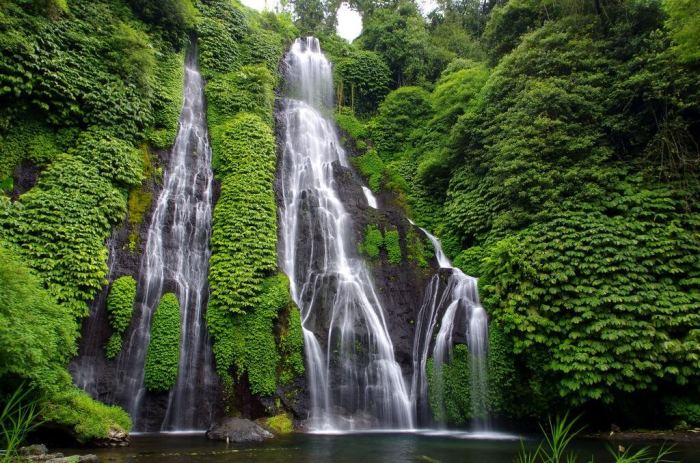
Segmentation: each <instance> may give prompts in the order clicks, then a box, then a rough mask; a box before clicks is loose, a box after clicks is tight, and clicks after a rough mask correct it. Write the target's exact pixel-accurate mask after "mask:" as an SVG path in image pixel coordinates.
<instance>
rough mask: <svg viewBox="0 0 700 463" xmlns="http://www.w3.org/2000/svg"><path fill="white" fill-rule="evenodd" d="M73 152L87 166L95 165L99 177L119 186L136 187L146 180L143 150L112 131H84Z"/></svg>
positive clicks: (95, 129) (91, 129)
mask: <svg viewBox="0 0 700 463" xmlns="http://www.w3.org/2000/svg"><path fill="white" fill-rule="evenodd" d="M70 152H71V154H73V155H74V156H75V157H76V158H80V159H82V161H83V162H84V163H85V164H86V165H90V166H94V167H95V168H96V169H97V172H98V174H99V176H101V177H102V178H105V179H108V180H110V181H111V182H112V183H113V184H114V185H115V186H118V187H125V188H126V187H130V186H135V185H138V184H140V183H141V180H142V179H143V178H142V172H143V165H142V163H141V153H140V152H139V150H138V149H136V148H135V147H134V146H133V145H132V144H130V143H128V142H125V141H123V140H122V139H120V138H118V137H117V136H116V135H113V134H111V133H110V132H108V131H105V130H101V129H99V128H97V127H92V128H90V129H89V130H86V131H84V132H82V133H81V134H80V136H79V137H78V141H77V146H76V147H75V149H74V150H70Z"/></svg>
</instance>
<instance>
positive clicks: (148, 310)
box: [117, 53, 217, 431]
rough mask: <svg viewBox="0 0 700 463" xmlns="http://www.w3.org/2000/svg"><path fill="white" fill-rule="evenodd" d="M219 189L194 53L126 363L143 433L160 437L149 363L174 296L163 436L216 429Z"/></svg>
mask: <svg viewBox="0 0 700 463" xmlns="http://www.w3.org/2000/svg"><path fill="white" fill-rule="evenodd" d="M212 182H213V175H212V170H211V148H210V146H209V137H208V133H207V122H206V115H205V108H204V91H203V80H202V77H201V75H200V74H199V71H198V69H197V63H196V54H195V53H191V54H190V56H189V57H188V59H187V63H186V66H185V98H184V104H183V107H182V113H181V115H180V127H179V131H178V134H177V138H176V140H175V145H174V146H173V148H172V151H171V154H170V159H169V163H168V165H167V167H166V168H165V173H164V178H163V190H162V192H161V193H160V196H159V197H158V202H157V204H156V207H155V211H154V213H153V218H152V221H151V224H150V227H149V230H148V239H147V242H146V248H145V252H144V255H143V258H142V262H141V269H140V273H139V279H138V290H137V298H136V305H135V311H134V315H135V321H134V322H132V330H131V331H130V336H129V337H128V338H127V339H126V340H125V342H124V349H123V351H122V354H121V355H120V357H119V359H118V381H119V383H118V387H117V402H118V403H120V404H123V405H124V406H125V408H126V409H127V410H128V412H129V413H130V415H131V416H132V419H133V420H134V430H136V431H144V430H148V431H153V430H157V429H149V427H148V426H147V425H146V422H145V420H144V416H143V415H144V411H143V410H142V408H143V402H144V396H145V394H146V390H145V387H144V363H145V358H146V353H147V350H148V344H149V341H150V332H151V319H152V316H153V312H154V310H155V308H156V307H157V306H158V303H159V301H160V299H161V296H162V295H163V293H164V292H167V291H172V292H174V293H175V294H176V295H177V296H178V299H179V301H180V313H181V341H180V359H179V367H178V376H177V382H176V385H175V387H174V388H173V389H172V390H171V391H170V393H169V394H168V398H167V411H166V414H165V417H164V419H163V421H162V423H161V425H160V430H162V431H172V430H189V429H204V428H205V427H206V426H207V425H208V424H209V422H210V418H211V416H210V415H211V413H212V407H213V405H212V403H211V401H212V399H213V398H212V391H213V390H214V388H215V385H216V381H217V380H216V375H215V373H214V370H213V359H212V353H211V348H210V344H209V341H208V339H207V331H206V324H205V312H206V305H207V294H208V285H207V272H208V268H209V256H210V251H209V236H210V233H211V214H212Z"/></svg>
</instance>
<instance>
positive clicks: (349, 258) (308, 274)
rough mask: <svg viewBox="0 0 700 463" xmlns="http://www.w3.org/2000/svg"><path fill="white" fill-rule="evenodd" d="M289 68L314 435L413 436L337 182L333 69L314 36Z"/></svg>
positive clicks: (288, 179)
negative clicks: (384, 432) (397, 432)
mask: <svg viewBox="0 0 700 463" xmlns="http://www.w3.org/2000/svg"><path fill="white" fill-rule="evenodd" d="M285 64H286V74H287V75H286V83H287V87H288V89H287V95H288V98H287V99H285V100H284V102H283V105H284V106H283V110H282V115H281V116H282V120H283V124H284V130H285V134H284V148H283V154H282V162H281V194H282V205H281V207H280V228H281V238H282V239H281V249H280V263H281V266H282V267H283V269H284V271H285V273H286V274H287V275H288V276H289V279H290V282H291V292H292V297H293V298H294V300H295V302H296V303H297V305H298V306H299V307H300V309H301V314H302V328H303V333H304V342H305V356H306V368H307V377H308V381H309V390H310V395H311V407H310V409H311V411H310V414H311V416H310V420H311V423H310V427H311V429H312V430H316V431H324V430H325V431H334V430H359V429H370V428H391V429H399V428H400V429H409V428H412V427H413V410H412V404H411V401H410V399H409V394H408V390H407V387H406V385H405V384H404V380H403V376H402V372H401V368H400V366H399V364H398V363H397V362H396V360H395V358H394V348H393V345H392V342H391V339H390V337H389V332H388V329H387V325H386V321H385V319H384V311H383V309H382V306H381V304H380V302H379V299H378V297H377V294H376V292H375V288H374V285H373V283H372V279H371V277H370V275H369V272H368V269H367V266H366V264H365V262H364V261H363V260H362V259H361V258H360V257H359V255H358V254H357V251H356V243H355V242H354V240H353V236H352V230H353V224H352V218H351V217H350V216H349V214H348V213H347V212H346V210H345V208H344V206H343V203H342V201H341V199H340V194H339V190H338V185H337V184H336V181H335V177H334V173H335V172H336V171H337V170H338V169H340V168H342V167H348V161H347V159H346V155H345V152H344V151H343V149H342V148H341V146H340V143H339V140H338V135H337V133H336V130H335V127H334V125H333V123H332V122H331V121H330V120H328V119H327V118H326V117H324V115H323V111H324V110H327V109H329V108H332V103H333V102H332V76H331V66H330V64H329V62H328V61H327V60H326V57H325V56H324V55H323V53H322V52H321V49H320V45H319V42H318V40H317V39H315V38H313V37H308V38H304V39H297V40H296V41H295V43H294V44H293V45H292V48H291V50H290V51H289V53H288V54H287V56H286V58H285ZM375 204H376V203H375Z"/></svg>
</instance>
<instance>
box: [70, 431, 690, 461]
mask: <svg viewBox="0 0 700 463" xmlns="http://www.w3.org/2000/svg"><path fill="white" fill-rule="evenodd" d="M469 437H471V438H469ZM491 437H492V438H491V439H475V438H474V435H473V434H469V433H452V434H449V435H427V434H426V433H417V434H411V433H405V434H389V433H369V434H347V435H313V434H293V435H290V436H286V437H280V438H276V439H271V440H269V441H267V442H264V443H261V444H255V445H245V446H243V445H234V444H231V445H228V446H227V445H226V444H225V443H222V442H212V441H208V440H207V439H206V438H205V437H204V436H201V435H200V436H193V435H141V436H135V437H134V438H133V441H132V445H131V447H127V448H118V449H80V450H75V449H65V450H59V451H62V452H64V453H66V454H76V453H82V454H86V453H96V454H97V455H98V456H99V458H100V461H101V462H103V463H105V462H108V463H166V462H168V463H185V462H193V463H242V462H251V463H263V462H265V463H292V462H294V463H304V462H308V463H322V462H329V463H384V462H391V463H394V462H422V463H426V462H428V463H457V462H469V463H511V462H512V461H513V459H514V458H515V456H516V455H517V453H518V449H519V446H520V442H519V440H517V439H513V438H510V439H494V438H493V437H494V436H491ZM511 437H512V436H511ZM535 444H536V441H535V440H533V439H529V440H527V441H526V445H535ZM644 445H646V444H644ZM644 445H643V444H634V445H633V448H641V447H643V446H644ZM573 449H574V450H576V451H578V453H579V455H582V456H586V457H587V458H586V459H584V460H585V461H588V460H589V458H590V456H594V457H595V460H594V461H596V462H607V461H610V456H609V454H608V453H607V450H606V444H605V443H603V442H600V441H595V440H579V441H576V442H575V444H574V446H573ZM676 451H677V453H676V455H674V459H675V460H681V461H686V462H693V461H700V445H679V446H677V447H676Z"/></svg>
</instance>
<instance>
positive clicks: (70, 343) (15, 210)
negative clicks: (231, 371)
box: [0, 0, 187, 440]
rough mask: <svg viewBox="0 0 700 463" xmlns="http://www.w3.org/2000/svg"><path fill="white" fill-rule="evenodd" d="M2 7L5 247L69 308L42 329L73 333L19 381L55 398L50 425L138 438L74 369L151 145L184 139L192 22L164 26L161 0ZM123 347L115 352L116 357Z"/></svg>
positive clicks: (0, 140)
mask: <svg viewBox="0 0 700 463" xmlns="http://www.w3.org/2000/svg"><path fill="white" fill-rule="evenodd" d="M1 3H2V5H1V8H0V182H1V183H2V185H3V190H4V194H3V195H2V197H1V198H0V240H2V242H3V243H7V244H3V246H6V245H10V244H11V245H12V249H13V251H12V252H13V253H14V254H16V255H17V258H18V259H21V261H22V262H24V264H22V265H27V266H28V267H29V268H30V269H31V271H32V272H35V274H36V278H37V280H35V281H36V282H35V283H33V284H34V287H38V288H40V289H41V290H42V291H47V292H46V293H42V294H44V295H45V297H48V298H51V299H52V300H53V301H54V302H53V304H54V306H55V307H60V309H56V311H57V312H60V313H61V314H63V315H61V316H57V315H56V316H53V317H51V318H49V319H47V320H46V321H45V322H44V323H52V324H55V325H56V326H57V327H58V326H61V327H63V328H61V330H62V331H61V332H62V333H63V336H64V337H63V339H62V340H61V343H60V346H61V348H60V349H57V350H56V352H63V351H66V353H64V354H61V355H59V356H58V357H57V356H56V354H55V353H51V354H50V353H49V351H42V352H43V353H41V352H37V353H36V354H35V355H33V361H34V362H44V363H43V365H44V366H43V367H40V368H39V367H37V371H36V372H34V371H19V370H17V371H15V372H14V373H13V374H15V375H18V376H19V377H25V378H32V381H36V382H37V383H38V384H39V385H40V386H41V385H44V386H41V387H39V388H38V390H40V391H42V393H44V392H45V391H44V389H49V391H48V392H47V393H46V394H43V395H42V397H43V398H42V399H41V401H42V402H43V401H46V402H47V403H42V404H41V405H42V407H41V409H42V411H43V412H42V413H43V416H42V418H44V419H46V420H48V421H54V422H59V423H61V424H64V425H66V426H67V427H68V428H70V429H71V430H72V431H73V432H74V433H75V434H76V436H77V437H78V438H79V439H81V440H89V439H94V438H103V437H106V436H107V434H108V433H109V431H110V429H124V430H128V428H129V427H130V423H129V420H128V418H127V417H126V414H125V413H124V412H122V411H119V410H118V409H116V408H104V407H103V406H101V405H99V404H97V403H95V402H94V401H92V399H90V398H89V397H88V396H87V395H86V394H84V393H82V392H78V391H77V390H76V389H74V388H73V387H72V386H70V384H71V382H70V377H69V376H68V373H67V372H66V371H65V364H66V363H67V362H68V360H69V359H70V358H71V357H72V356H73V355H74V354H75V349H76V340H77V339H78V327H79V322H80V319H81V318H82V317H84V316H86V315H87V313H88V309H87V307H88V306H87V303H89V302H90V301H92V300H93V298H94V297H95V296H96V294H97V293H98V292H99V291H100V290H101V289H102V287H103V285H104V284H105V281H104V278H105V274H106V271H107V266H106V261H107V249H106V248H105V244H104V243H105V239H106V238H107V237H108V236H109V235H110V234H111V233H112V228H113V227H114V226H115V225H117V224H119V223H121V222H122V221H123V220H124V218H125V213H126V211H127V196H131V197H134V198H135V199H134V201H130V202H129V203H130V204H129V206H131V205H132V203H133V204H134V206H137V205H140V204H141V203H143V201H142V200H137V199H139V197H138V195H135V194H130V193H129V190H131V191H135V190H139V189H140V185H141V182H142V180H143V179H144V178H146V177H150V176H151V175H152V166H151V165H150V156H149V155H148V154H147V153H148V151H147V150H148V148H145V147H142V146H141V145H142V144H143V143H144V142H150V143H152V145H153V146H154V147H156V148H165V147H167V146H168V145H170V144H171V143H172V141H173V140H174V135H175V130H176V128H177V115H178V114H179V110H180V104H181V101H182V100H181V99H182V90H181V89H182V56H183V54H182V51H181V47H182V45H184V43H185V41H184V39H185V38H186V36H187V32H186V27H185V26H184V24H185V23H182V22H180V23H178V22H177V21H174V22H173V21H170V22H167V23H162V24H156V23H157V21H156V20H155V19H156V18H160V16H159V15H153V14H152V11H151V12H150V13H149V8H151V6H154V5H155V6H158V5H159V4H160V3H159V2H150V3H149V2H141V1H136V0H135V1H133V2H131V4H129V3H128V2H121V1H112V0H98V1H86V0H71V1H70V2H66V1H58V0H46V1H41V2H29V1H26V0H16V1H10V0H3V1H2V2H1ZM170 3H172V4H173V5H181V4H182V5H184V4H185V3H186V2H183V1H180V0H178V1H173V2H170ZM149 5H150V6H149ZM130 6H132V7H133V10H132V8H130ZM170 11H174V10H171V9H168V12H170ZM135 13H136V14H135ZM175 16H176V15H175ZM139 17H140V18H145V19H147V21H146V22H144V21H142V20H141V19H139ZM175 24H181V25H183V26H182V27H180V26H178V27H175ZM144 153H146V155H144ZM145 161H148V162H145ZM149 169H151V170H150V171H149ZM37 172H38V179H36V182H34V180H33V176H34V175H36V173H37ZM28 174H29V175H28ZM143 197H144V195H143V194H141V198H143ZM130 209H131V207H130ZM137 209H138V208H136V207H135V208H134V210H135V211H136V210H137ZM144 211H145V208H144V207H141V213H142V214H143V212H144ZM8 249H9V248H8ZM134 249H135V248H134ZM8 278H9V276H8ZM16 278H20V277H19V276H17V277H16ZM7 284H8V285H9V284H10V282H9V281H8V282H7ZM42 297H44V296H42ZM5 303H6V300H5V299H3V304H5ZM56 303H58V304H59V305H58V306H56V305H55V304H56ZM47 304H48V302H47ZM12 309H13V310H14V308H12ZM61 317H63V318H61ZM66 317H67V319H66ZM63 319H65V320H64V321H61V320H63ZM115 320H116V319H115ZM69 321H70V323H68V322H69ZM41 323H42V322H41V321H37V322H36V326H42V325H41ZM20 337H21V336H20ZM48 339H50V338H48ZM117 341H120V339H118V338H117V337H115V338H114V339H113V340H112V341H111V342H110V343H109V345H108V347H107V349H108V351H109V352H110V353H111V355H114V353H115V352H117V351H118V347H119V346H118V344H120V342H117ZM5 345H8V344H4V345H3V348H4V347H5ZM41 345H42V346H50V345H51V341H50V340H47V341H44V342H43V343H42V344H41ZM15 354H16V355H20V353H15ZM16 364H17V365H18V366H19V365H22V362H20V361H16ZM27 368H28V369H29V368H32V367H30V366H28V365H27ZM39 371H40V372H41V373H39ZM37 374H41V375H43V377H45V378H44V379H40V378H35V375H37ZM2 384H3V386H2V391H1V392H2V393H3V394H4V393H6V392H7V391H6V390H5V387H6V386H7V387H10V386H11V381H9V380H7V381H6V380H5V378H4V377H3V380H2Z"/></svg>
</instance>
